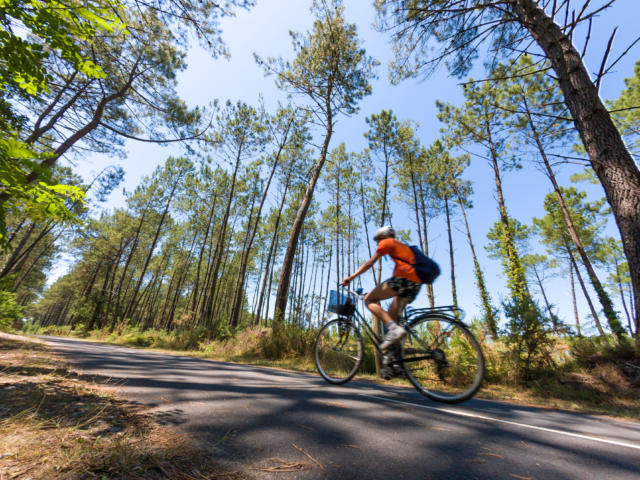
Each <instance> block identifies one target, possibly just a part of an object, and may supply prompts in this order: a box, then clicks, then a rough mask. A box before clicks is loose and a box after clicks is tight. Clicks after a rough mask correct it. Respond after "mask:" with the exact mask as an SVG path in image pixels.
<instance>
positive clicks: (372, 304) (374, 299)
mask: <svg viewBox="0 0 640 480" xmlns="http://www.w3.org/2000/svg"><path fill="white" fill-rule="evenodd" d="M396 295H398V293H397V292H396V291H395V290H394V289H393V288H390V287H389V286H388V285H387V284H386V283H381V284H380V285H378V286H377V287H376V288H374V289H373V290H371V291H370V292H369V293H367V294H366V295H365V297H364V303H365V304H366V305H367V308H368V309H369V310H370V311H371V313H373V314H374V315H375V316H376V317H378V318H379V319H380V320H382V321H383V322H384V324H385V325H388V324H389V323H390V322H391V321H395V318H396V314H397V312H398V310H397V307H396V309H395V312H394V315H393V316H392V315H390V314H389V313H387V311H386V310H384V309H383V308H382V307H381V306H380V304H379V303H378V302H379V301H380V300H387V299H388V298H393V297H396ZM396 302H397V297H396V298H395V299H394V301H393V303H392V305H391V308H390V309H389V310H390V312H391V311H392V309H393V305H395V304H396Z"/></svg>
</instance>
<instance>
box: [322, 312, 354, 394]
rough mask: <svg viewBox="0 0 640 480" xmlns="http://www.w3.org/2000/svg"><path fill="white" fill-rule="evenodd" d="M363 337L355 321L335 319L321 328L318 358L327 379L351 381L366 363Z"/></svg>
mask: <svg viewBox="0 0 640 480" xmlns="http://www.w3.org/2000/svg"><path fill="white" fill-rule="evenodd" d="M363 354H364V350H363V347H362V337H361V335H360V332H359V331H358V329H357V328H356V327H355V325H354V324H353V322H351V321H350V320H348V319H342V318H338V319H335V320H331V321H330V322H328V323H327V324H326V325H325V326H324V327H322V328H321V329H320V332H318V337H317V338H316V345H315V360H316V367H317V368H318V372H319V373H320V375H321V376H322V378H324V379H325V380H326V381H327V382H329V383H333V384H341V383H347V382H348V381H349V380H351V379H352V378H353V376H354V375H355V374H356V372H357V371H358V368H359V367H360V364H361V363H362V357H363Z"/></svg>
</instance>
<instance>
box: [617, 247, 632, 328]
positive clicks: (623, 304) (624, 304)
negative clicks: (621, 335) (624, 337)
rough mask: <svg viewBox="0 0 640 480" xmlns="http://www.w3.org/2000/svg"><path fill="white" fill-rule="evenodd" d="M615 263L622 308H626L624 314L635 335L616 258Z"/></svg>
mask: <svg viewBox="0 0 640 480" xmlns="http://www.w3.org/2000/svg"><path fill="white" fill-rule="evenodd" d="M613 261H614V263H615V265H616V280H617V281H618V289H619V290H620V301H621V302H622V308H624V313H625V315H626V317H627V325H628V327H629V334H630V335H633V328H632V327H631V316H630V315H629V309H628V308H627V302H626V300H625V298H624V289H623V288H622V280H621V278H620V265H619V264H618V259H617V258H614V260H613Z"/></svg>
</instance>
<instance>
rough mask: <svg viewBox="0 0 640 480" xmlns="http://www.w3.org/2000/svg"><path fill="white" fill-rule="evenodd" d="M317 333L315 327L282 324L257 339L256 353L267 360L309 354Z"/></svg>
mask: <svg viewBox="0 0 640 480" xmlns="http://www.w3.org/2000/svg"><path fill="white" fill-rule="evenodd" d="M317 333H318V331H317V330H316V329H310V330H307V329H304V328H300V327H298V326H294V325H283V326H282V327H280V328H278V329H274V330H273V331H272V333H271V335H265V336H263V337H261V338H260V339H259V342H258V349H259V352H258V353H259V354H260V355H261V356H263V358H266V359H269V360H278V359H281V358H286V357H303V356H311V355H313V346H314V345H315V341H316V334H317Z"/></svg>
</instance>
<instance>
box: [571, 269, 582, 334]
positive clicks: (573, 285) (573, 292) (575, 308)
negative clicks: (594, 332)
mask: <svg viewBox="0 0 640 480" xmlns="http://www.w3.org/2000/svg"><path fill="white" fill-rule="evenodd" d="M569 276H570V277H571V298H572V300H573V315H574V317H575V319H576V331H577V332H578V336H579V337H581V336H582V331H581V329H580V317H579V316H578V302H577V299H576V282H575V279H574V278H573V262H572V261H571V260H569Z"/></svg>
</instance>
